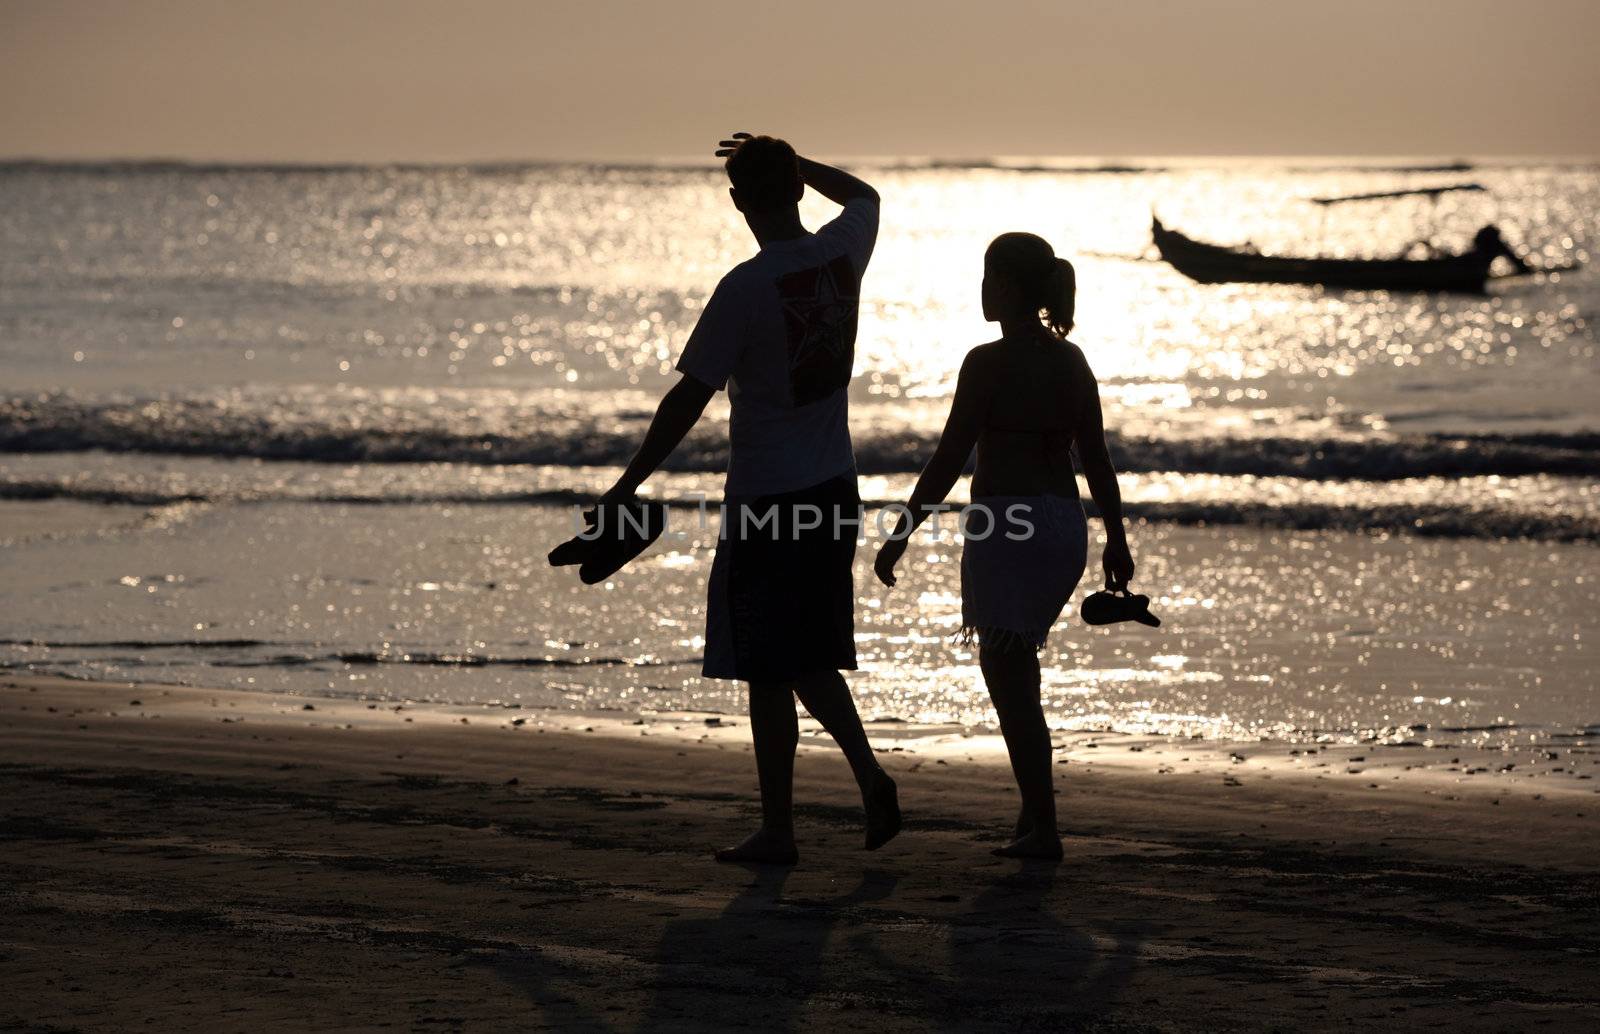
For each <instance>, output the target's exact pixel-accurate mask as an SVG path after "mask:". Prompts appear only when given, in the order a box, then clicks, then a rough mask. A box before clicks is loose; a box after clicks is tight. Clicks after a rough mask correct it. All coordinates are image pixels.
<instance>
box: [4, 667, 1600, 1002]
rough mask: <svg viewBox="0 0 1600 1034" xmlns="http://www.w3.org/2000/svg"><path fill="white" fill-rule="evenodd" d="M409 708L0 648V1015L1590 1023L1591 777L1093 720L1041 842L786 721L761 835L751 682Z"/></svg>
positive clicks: (1596, 804)
mask: <svg viewBox="0 0 1600 1034" xmlns="http://www.w3.org/2000/svg"><path fill="white" fill-rule="evenodd" d="M396 706H397V705H393V704H382V705H379V704H374V705H372V706H370V707H369V705H368V704H366V703H362V702H358V701H349V700H344V701H335V700H327V699H313V698H304V697H289V696H275V695H270V694H264V693H236V692H227V691H216V692H213V691H207V690H193V689H179V688H164V687H157V686H149V685H146V686H142V687H138V688H130V687H128V686H125V685H107V684H93V683H84V682H67V681H62V680H54V679H46V678H39V677H26V676H9V677H6V678H3V679H0V780H3V791H0V839H3V841H4V848H3V851H0V869H3V877H0V986H4V987H5V989H6V993H5V994H4V995H0V1028H3V1029H7V1030H11V1029H20V1030H33V1031H65V1030H86V1031H126V1030H162V1031H186V1030H196V1031H199V1030H204V1031H228V1030H264V1029H273V1030H305V1029H338V1030H352V1029H358V1030H368V1029H389V1030H427V1031H445V1030H463V1031H468V1030H471V1031H476V1030H512V1029H515V1030H538V1029H551V1028H559V1029H577V1030H597V1031H613V1030H617V1031H620V1030H677V1029H713V1028H714V1029H751V1030H763V1031H770V1030H798V1029H845V1028H849V1029H855V1030H869V1031H891V1030H925V1029H929V1028H935V1029H949V1030H1017V1029H1093V1030H1106V1031H1129V1030H1131V1031H1142V1030H1156V1031H1176V1030H1237V1029H1250V1030H1258V1029H1283V1030H1290V1029H1293V1030H1301V1031H1304V1030H1334V1029H1339V1030H1347V1029H1351V1028H1355V1029H1373V1028H1376V1027H1378V1026H1379V1025H1380V1024H1381V1025H1385V1026H1393V1027H1394V1028H1395V1029H1406V1030H1410V1029H1439V1030H1447V1031H1461V1030H1522V1029H1529V1030H1592V1029H1595V1028H1596V1026H1597V1025H1600V990H1597V985H1596V983H1595V981H1594V967H1595V964H1596V960H1597V957H1600V893H1597V889H1596V888H1597V886H1600V882H1597V879H1596V877H1597V875H1600V860H1597V853H1596V850H1595V849H1596V846H1597V845H1600V800H1597V798H1596V795H1595V791H1594V789H1593V787H1594V785H1595V783H1594V782H1593V781H1582V780H1580V779H1578V778H1559V779H1558V778H1551V779H1540V778H1528V777H1526V776H1525V773H1524V772H1518V771H1515V770H1514V771H1512V772H1507V773H1500V772H1499V771H1498V770H1493V769H1492V770H1488V771H1485V772H1482V773H1475V774H1474V775H1471V776H1468V775H1466V774H1464V772H1462V771H1460V770H1459V769H1461V768H1464V767H1474V768H1476V767H1477V766H1473V765H1462V764H1458V765H1456V766H1449V765H1440V766H1436V767H1430V768H1427V769H1424V768H1420V767H1417V766H1412V767H1411V768H1408V767H1406V764H1402V763H1400V762H1399V761H1395V762H1394V763H1387V762H1384V763H1382V764H1381V765H1380V762H1379V760H1377V758H1378V755H1377V754H1376V753H1373V754H1372V755H1371V757H1372V759H1373V760H1369V757H1368V754H1367V753H1361V754H1360V757H1361V760H1359V761H1357V760H1354V759H1355V757H1356V755H1355V754H1351V755H1350V756H1349V757H1346V756H1345V753H1350V752H1351V751H1361V748H1339V751H1343V752H1344V753H1338V752H1336V753H1335V754H1334V755H1332V756H1330V757H1329V758H1327V759H1324V760H1320V761H1308V760H1307V759H1306V758H1305V755H1304V754H1303V753H1297V754H1293V755H1291V754H1289V750H1290V749H1294V750H1301V749H1302V748H1298V747H1296V748H1289V747H1282V749H1279V747H1272V748H1271V749H1270V750H1269V749H1268V748H1266V747H1263V748H1262V749H1261V751H1260V752H1259V754H1258V755H1256V756H1249V755H1251V754H1253V753H1254V752H1251V751H1243V750H1239V749H1234V750H1229V751H1218V750H1216V749H1213V748H1206V749H1201V747H1200V746H1198V745H1195V746H1193V747H1191V746H1190V745H1186V744H1174V743H1170V742H1164V741H1162V742H1157V741H1143V742H1135V741H1129V740H1116V741H1111V740H1109V739H1107V738H1105V737H1101V738H1097V739H1095V738H1091V739H1084V738H1078V739H1074V740H1073V741H1072V742H1070V743H1064V744H1063V750H1062V753H1061V756H1060V758H1059V760H1060V761H1062V762H1065V764H1062V765H1061V767H1058V769H1057V773H1058V776H1059V777H1060V780H1059V783H1058V786H1059V791H1060V802H1061V809H1062V816H1063V822H1064V826H1065V829H1066V833H1067V838H1066V849H1067V856H1068V861H1067V863H1066V864H1065V865H1062V866H1060V867H1038V866H1031V865H1025V864H1021V863H1016V862H1003V861H1000V860H998V859H995V858H992V857H991V856H990V855H989V853H988V852H989V849H990V848H992V847H993V846H995V844H997V843H998V842H1000V838H1001V836H1002V834H1003V833H1004V831H1005V825H1006V822H1005V820H1006V818H1008V817H1009V816H1010V814H1011V813H1012V812H1013V810H1014V808H1015V801H1016V795H1015V792H1014V791H1013V790H1012V789H1011V787H1010V777H1009V773H1008V772H1007V771H1006V769H1005V767H1004V763H1003V756H1002V755H1001V754H999V753H998V752H997V751H996V749H995V746H994V743H993V741H992V740H990V739H987V738H984V737H974V738H967V737H961V736H958V735H953V734H951V735H940V734H937V732H930V731H928V730H905V729H896V728H894V727H880V728H878V729H876V730H874V733H873V735H874V738H875V741H876V742H878V743H879V744H880V745H881V746H882V747H883V749H884V762H885V765H886V766H887V767H888V768H889V769H890V771H891V772H892V773H894V774H895V775H896V776H897V778H899V779H900V782H901V787H902V800H903V803H904V806H905V808H906V812H907V816H908V823H907V828H906V831H905V833H903V834H902V836H901V837H900V838H899V839H898V840H896V841H895V842H894V843H892V844H891V845H889V847H887V848H885V849H884V850H883V851H880V852H877V853H874V854H867V853H865V852H863V851H862V850H861V849H860V836H861V831H860V827H859V820H858V810H857V808H856V801H855V796H854V788H853V785H852V784H851V783H850V781H849V777H848V774H847V772H846V770H845V767H844V765H843V763H842V761H841V760H840V759H839V758H838V757H837V756H836V755H835V754H834V753H833V752H832V751H831V748H829V747H828V746H827V745H826V744H825V743H824V742H822V741H820V740H818V739H817V738H816V737H815V736H809V735H808V736H807V737H806V743H805V745H803V746H802V749H801V757H800V758H799V761H798V776H799V784H798V786H799V793H798V800H799V801H800V809H799V831H798V832H799V836H800V840H801V851H802V858H801V864H800V866H799V867H798V868H796V869H794V870H792V871H782V870H780V871H772V872H765V873H762V872H753V871H750V870H746V869H742V868H735V867H726V866H719V865H716V864H715V863H713V862H712V861H711V860H710V857H709V852H710V849H712V848H714V847H717V846H721V845H724V844H727V843H730V842H732V841H734V840H736V839H737V838H739V837H740V836H741V835H742V834H743V833H744V832H746V831H748V829H749V828H751V826H752V824H753V822H754V821H755V816H756V807H755V800H754V774H753V770H752V766H751V762H750V757H749V754H748V748H747V744H746V732H747V730H746V729H745V727H744V723H743V721H742V720H741V719H738V718H732V719H728V718H723V719H720V720H715V719H714V720H713V721H715V723H716V724H714V725H708V724H707V720H706V719H705V718H704V717H703V716H690V715H681V716H658V717H656V718H654V719H651V720H649V721H647V722H644V723H643V724H637V725H636V724H634V723H633V722H634V720H633V719H632V718H631V717H628V718H623V717H618V716H612V717H609V718H607V717H603V716H602V717H594V716H590V717H585V716H581V715H574V714H571V713H569V712H557V711H548V712H542V713H529V712H515V713H513V712H509V711H493V710H489V709H483V708H478V709H467V708H446V707H402V708H400V709H398V710H396V709H395V708H396ZM518 719H521V722H520V724H516V723H517V721H518ZM1089 743H1093V744H1094V746H1092V747H1091V746H1089V745H1088V744H1089ZM1279 746H1280V747H1281V745H1279ZM897 748H898V749H897ZM1134 748H1138V749H1134ZM1411 753H1413V754H1414V753H1415V750H1413V751H1412V752H1411ZM1113 755H1114V756H1113ZM1230 755H1235V756H1230ZM1404 756H1409V755H1407V752H1406V751H1405V750H1403V749H1401V748H1392V749H1390V751H1389V753H1388V754H1385V755H1384V758H1386V759H1387V758H1390V757H1393V758H1401V757H1404ZM1180 758H1181V759H1182V760H1180ZM1318 765H1322V766H1323V767H1317V766H1318ZM1374 765H1380V768H1379V769H1374V768H1373V767H1372V766H1374ZM1352 768H1355V769H1357V771H1356V772H1351V771H1350V769H1352ZM1452 768H1454V769H1456V770H1452ZM1375 771H1381V773H1382V775H1381V777H1380V776H1378V775H1375V774H1374V772H1375Z"/></svg>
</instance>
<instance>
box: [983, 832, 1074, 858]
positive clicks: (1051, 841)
mask: <svg viewBox="0 0 1600 1034" xmlns="http://www.w3.org/2000/svg"><path fill="white" fill-rule="evenodd" d="M994 854H995V855H996V856H997V857H1000V858H1036V859H1039V860H1041V861H1046V862H1059V861H1061V857H1062V854H1061V838H1060V837H1059V836H1057V835H1056V834H1054V833H1040V832H1029V833H1028V834H1027V835H1025V836H1021V837H1018V838H1017V839H1016V840H1013V841H1012V842H1011V843H1009V844H1007V845H1006V846H1004V847H997V848H995V849H994Z"/></svg>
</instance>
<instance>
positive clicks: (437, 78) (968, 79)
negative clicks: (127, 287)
mask: <svg viewBox="0 0 1600 1034" xmlns="http://www.w3.org/2000/svg"><path fill="white" fill-rule="evenodd" d="M1597 52H1600V0H1340V2H1338V3H1332V2H1328V3H1313V2H1308V0H1056V2H1043V0H1038V2H1033V0H959V2H957V0H916V2H902V0H788V2H785V3H767V2H762V0H739V2H728V0H620V2H619V0H579V2H555V0H438V2H421V0H148V2H143V3H134V2H131V0H128V2H121V0H0V157H4V158H21V157H32V158H54V159H62V158H181V159H189V160H201V161H208V160H210V161H282V162H345V161H355V162H384V161H414V162H435V161H447V162H449V161H494V160H527V159H535V160H537V159H562V158H573V159H604V160H629V159H651V158H675V157H685V156H693V155H702V156H706V155H709V152H710V150H711V147H712V145H713V144H714V143H715V141H716V139H717V138H718V137H719V136H721V135H724V134H726V133H728V132H731V131H733V130H739V129H744V130H749V131H752V132H770V133H773V134H776V135H781V136H785V137H788V138H789V139H790V140H792V141H793V142H794V143H795V144H796V145H797V146H798V147H799V148H800V149H801V150H803V151H809V152H812V153H817V154H825V155H836V156H872V155H896V156H934V157H950V158H973V157H986V156H1001V155H1019V156H1020V155H1040V156H1046V155H1070V156H1084V157H1102V158H1104V157H1122V156H1142V155H1235V154H1237V155H1406V156H1440V157H1474V156H1489V155H1560V156H1594V155H1600V117H1597V114H1600V103H1597V102H1600V61H1597V60H1596V59H1595V54H1596V53H1597Z"/></svg>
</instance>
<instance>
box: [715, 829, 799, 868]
mask: <svg viewBox="0 0 1600 1034" xmlns="http://www.w3.org/2000/svg"><path fill="white" fill-rule="evenodd" d="M716 858H717V861H719V862H734V863H737V864H741V865H794V864H795V863H796V862H798V861H799V860H800V852H799V851H797V850H796V849H795V846H794V834H793V833H774V832H771V831H769V830H767V829H766V828H762V829H758V830H756V831H755V832H754V833H751V834H750V835H749V836H748V837H746V838H745V840H744V842H743V843H741V844H738V845H736V846H734V847H724V848H723V849H722V850H720V851H718V852H717V855H716Z"/></svg>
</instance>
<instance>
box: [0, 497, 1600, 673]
mask: <svg viewBox="0 0 1600 1034" xmlns="http://www.w3.org/2000/svg"><path fill="white" fill-rule="evenodd" d="M0 499H15V500H29V501H39V500H50V499H63V500H72V501H76V502H88V503H99V504H105V505H131V506H141V507H161V506H171V505H179V504H185V503H257V502H270V501H292V502H299V503H321V504H328V505H342V506H402V505H411V506H416V505H436V506H475V505H489V506H492V505H511V504H521V505H531V506H569V507H570V506H588V505H590V504H591V503H592V502H593V501H594V493H593V491H586V490H582V489H575V488H571V489H569V488H552V489H539V490H532V491H496V490H493V489H477V490H470V491H459V490H450V489H443V490H440V491H419V490H409V491H407V490H400V491H396V490H394V489H392V488H383V489H378V490H373V491H366V492H362V491H337V490H335V491H319V490H302V491H292V492H272V491H260V490H244V491H231V490H226V489H221V490H214V491H193V490H175V491H163V490H160V489H152V488H148V487H137V488H121V487H117V486H112V485H104V484H99V485H96V484H75V483H73V482H72V481H69V480H47V479H32V480H13V481H7V482H0ZM661 501H662V502H663V503H664V504H666V505H667V506H669V507H672V508H674V509H679V510H684V511H690V510H694V511H698V510H699V509H700V508H701V507H702V505H703V502H702V500H701V499H700V498H698V497H677V498H674V497H670V496H669V497H665V498H663V499H662V500H661ZM900 502H903V500H902V499H899V498H893V499H890V498H864V499H863V503H864V504H865V505H866V507H867V508H868V509H869V510H873V509H878V508H881V507H884V506H888V505H890V504H898V503H900ZM710 505H713V506H714V505H715V503H714V502H713V503H711V504H710ZM1084 509H1085V510H1086V511H1087V512H1088V514H1089V516H1091V517H1098V516H1099V511H1098V510H1097V509H1096V507H1095V505H1094V503H1093V501H1092V500H1085V501H1084ZM1123 512H1124V513H1125V514H1126V515H1127V516H1128V517H1129V518H1131V519H1134V520H1146V521H1156V522H1163V523H1171V524H1185V525H1191V526H1205V525H1218V526H1246V527H1258V528H1281V529H1286V530H1293V531H1348V532H1395V533H1401V534H1407V535H1417V536H1422V537H1437V538H1477V539H1531V540H1537V541H1543V542H1573V543H1595V542H1600V518H1597V517H1595V516H1593V515H1589V514H1574V513H1563V512H1561V511H1560V510H1554V509H1536V508H1529V509H1515V508H1507V507H1493V506H1486V507H1472V506H1461V505H1453V504H1448V503H1446V504H1420V505H1419V504H1417V503H1416V502H1411V501H1408V502H1397V503H1385V502H1375V503H1362V502H1349V503H1326V502H1306V501H1298V502H1281V501H1261V500H1249V499H1228V500H1182V501H1141V500H1124V502H1123ZM0 643H3V641H0ZM77 645H84V644H77ZM120 645H129V646H136V645H139V644H120Z"/></svg>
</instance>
